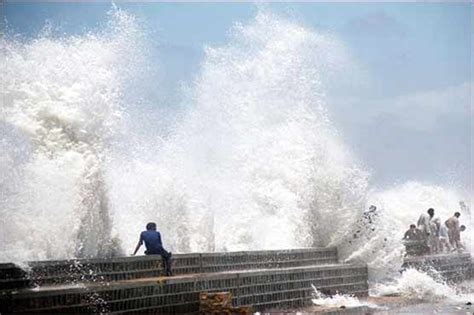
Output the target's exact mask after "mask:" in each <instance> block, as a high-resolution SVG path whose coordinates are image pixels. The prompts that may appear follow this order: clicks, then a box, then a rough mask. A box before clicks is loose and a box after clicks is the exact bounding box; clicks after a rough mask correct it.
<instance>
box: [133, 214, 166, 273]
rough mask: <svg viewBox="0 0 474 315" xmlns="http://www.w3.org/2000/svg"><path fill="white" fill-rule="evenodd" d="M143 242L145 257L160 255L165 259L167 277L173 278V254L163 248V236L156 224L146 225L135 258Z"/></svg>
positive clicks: (164, 265)
mask: <svg viewBox="0 0 474 315" xmlns="http://www.w3.org/2000/svg"><path fill="white" fill-rule="evenodd" d="M143 242H145V247H146V251H145V255H160V256H161V258H162V259H163V267H164V269H165V275H167V276H172V275H173V273H172V272H171V253H170V252H167V251H166V250H165V249H164V248H163V244H162V243H161V234H160V232H158V231H157V230H156V223H154V222H150V223H148V224H147V225H146V231H143V232H142V233H141V234H140V240H139V241H138V244H137V247H136V248H135V251H134V252H133V254H132V256H135V254H136V253H137V252H138V249H140V246H142V244H143Z"/></svg>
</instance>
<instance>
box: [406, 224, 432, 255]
mask: <svg viewBox="0 0 474 315" xmlns="http://www.w3.org/2000/svg"><path fill="white" fill-rule="evenodd" d="M422 234H423V232H421V231H420V230H419V229H417V228H416V225H415V224H410V229H408V230H407V231H406V232H405V235H404V236H403V241H404V245H405V249H406V255H407V256H416V255H423V254H425V253H426V252H427V251H428V249H427V247H426V243H425V242H424V241H423V235H422Z"/></svg>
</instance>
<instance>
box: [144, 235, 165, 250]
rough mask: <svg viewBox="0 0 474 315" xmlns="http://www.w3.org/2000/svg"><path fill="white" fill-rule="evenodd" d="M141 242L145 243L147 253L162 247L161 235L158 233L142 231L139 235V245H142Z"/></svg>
mask: <svg viewBox="0 0 474 315" xmlns="http://www.w3.org/2000/svg"><path fill="white" fill-rule="evenodd" d="M143 242H145V246H146V249H147V250H148V251H153V250H156V249H159V248H161V247H162V246H163V245H162V244H161V235H160V232H158V231H153V230H148V231H143V232H142V233H141V234H140V245H142V244H143Z"/></svg>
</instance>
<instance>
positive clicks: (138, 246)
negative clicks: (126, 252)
mask: <svg viewBox="0 0 474 315" xmlns="http://www.w3.org/2000/svg"><path fill="white" fill-rule="evenodd" d="M142 244H143V241H142V236H141V235H140V239H139V240H138V244H137V247H135V250H134V251H133V254H132V256H135V254H136V253H137V252H138V250H139V249H140V246H142Z"/></svg>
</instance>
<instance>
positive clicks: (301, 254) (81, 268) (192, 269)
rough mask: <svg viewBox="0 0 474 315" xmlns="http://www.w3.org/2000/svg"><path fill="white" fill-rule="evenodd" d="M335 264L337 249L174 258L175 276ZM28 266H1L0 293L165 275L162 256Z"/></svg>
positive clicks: (32, 263) (66, 261)
mask: <svg viewBox="0 0 474 315" xmlns="http://www.w3.org/2000/svg"><path fill="white" fill-rule="evenodd" d="M334 263H337V249H336V248H334V247H333V248H306V249H294V250H273V251H247V252H245V251H243V252H227V253H193V254H176V255H173V258H172V265H173V273H174V274H175V275H183V274H193V273H209V272H218V271H228V270H249V269H266V268H285V267H297V266H311V265H321V264H334ZM26 265H27V266H28V267H27V268H26V269H27V271H23V270H22V269H21V268H20V267H18V266H15V265H14V264H10V263H8V264H0V290H11V289H15V288H24V287H27V286H28V285H29V286H42V285H57V284H70V283H79V282H108V281H120V280H130V279H140V278H147V277H159V276H162V275H163V268H162V265H161V258H160V256H135V257H117V258H110V259H72V260H57V261H36V262H29V263H26Z"/></svg>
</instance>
